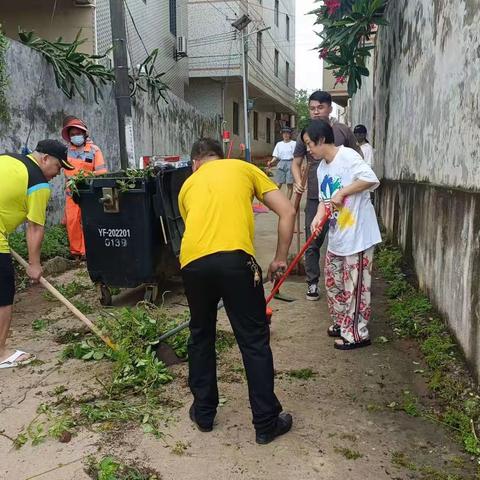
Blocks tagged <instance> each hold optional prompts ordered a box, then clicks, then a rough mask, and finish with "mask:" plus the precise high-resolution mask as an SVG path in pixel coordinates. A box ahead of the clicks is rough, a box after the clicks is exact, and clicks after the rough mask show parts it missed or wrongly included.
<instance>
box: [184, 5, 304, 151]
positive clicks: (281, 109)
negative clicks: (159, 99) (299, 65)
mask: <svg viewBox="0 0 480 480" xmlns="http://www.w3.org/2000/svg"><path fill="white" fill-rule="evenodd" d="M243 14H247V15H248V16H249V18H250V19H251V23H250V24H249V25H248V27H247V35H248V37H247V38H248V55H247V56H248V70H249V72H248V79H249V82H248V97H249V99H250V100H251V102H250V111H249V130H250V139H251V148H252V155H253V157H261V156H265V155H270V154H271V153H272V150H273V146H274V143H275V141H276V140H277V139H278V138H279V131H280V128H281V127H282V126H285V125H290V124H291V123H292V115H293V114H294V113H295V108H294V100H295V1H294V0H252V1H248V0H236V1H232V0H225V1H218V0H217V1H215V0H188V55H189V77H190V81H189V85H188V87H187V89H186V96H185V99H186V101H188V102H189V103H191V104H192V105H194V106H195V107H196V108H198V109H199V110H200V111H202V112H204V113H210V114H214V113H217V114H218V113H220V115H221V117H222V119H223V122H224V129H225V130H228V131H230V132H231V134H232V141H233V142H234V153H235V154H237V153H238V152H239V146H240V144H241V143H244V142H245V136H244V115H243V91H242V55H241V54H242V48H243V46H242V41H241V38H240V34H239V32H238V31H237V30H235V29H234V28H233V27H232V23H233V22H234V21H235V20H237V19H238V18H240V17H241V16H242V15H243Z"/></svg>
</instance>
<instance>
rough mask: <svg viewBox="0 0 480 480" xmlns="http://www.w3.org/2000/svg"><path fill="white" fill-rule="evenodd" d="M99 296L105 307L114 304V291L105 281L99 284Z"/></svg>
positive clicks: (101, 303)
mask: <svg viewBox="0 0 480 480" xmlns="http://www.w3.org/2000/svg"><path fill="white" fill-rule="evenodd" d="M97 290H98V296H99V297H100V298H99V300H100V305H103V306H104V307H109V306H111V305H112V293H111V292H110V289H109V288H108V286H107V285H105V284H104V283H99V284H98V285H97Z"/></svg>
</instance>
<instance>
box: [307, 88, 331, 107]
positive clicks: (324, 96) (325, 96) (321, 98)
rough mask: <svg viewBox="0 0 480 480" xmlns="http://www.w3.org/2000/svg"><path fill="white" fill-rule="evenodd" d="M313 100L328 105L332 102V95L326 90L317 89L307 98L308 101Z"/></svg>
mask: <svg viewBox="0 0 480 480" xmlns="http://www.w3.org/2000/svg"><path fill="white" fill-rule="evenodd" d="M312 101H315V102H319V103H327V104H328V105H331V104H332V96H331V95H330V94H329V93H328V92H324V91H323V90H317V91H316V92H313V93H312V94H311V95H310V98H309V99H308V103H310V102H312Z"/></svg>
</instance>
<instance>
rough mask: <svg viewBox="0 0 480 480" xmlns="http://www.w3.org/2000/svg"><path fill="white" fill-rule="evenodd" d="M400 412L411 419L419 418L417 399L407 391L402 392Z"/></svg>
mask: <svg viewBox="0 0 480 480" xmlns="http://www.w3.org/2000/svg"><path fill="white" fill-rule="evenodd" d="M401 410H403V411H404V412H405V413H406V414H408V415H410V416H412V417H419V416H420V415H421V411H420V406H419V403H418V399H417V398H416V397H415V395H413V394H412V393H411V392H409V391H405V392H403V401H402V405H401Z"/></svg>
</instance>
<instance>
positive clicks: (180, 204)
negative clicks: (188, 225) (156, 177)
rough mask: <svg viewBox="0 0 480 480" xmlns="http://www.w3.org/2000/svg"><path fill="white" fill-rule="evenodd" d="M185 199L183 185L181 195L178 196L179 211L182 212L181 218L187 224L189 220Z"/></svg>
mask: <svg viewBox="0 0 480 480" xmlns="http://www.w3.org/2000/svg"><path fill="white" fill-rule="evenodd" d="M184 197H185V184H183V186H182V188H181V189H180V193H179V195H178V209H179V210H180V216H181V217H182V219H183V221H184V222H185V221H186V219H187V211H186V210H185V206H184V205H183V198H184Z"/></svg>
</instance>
